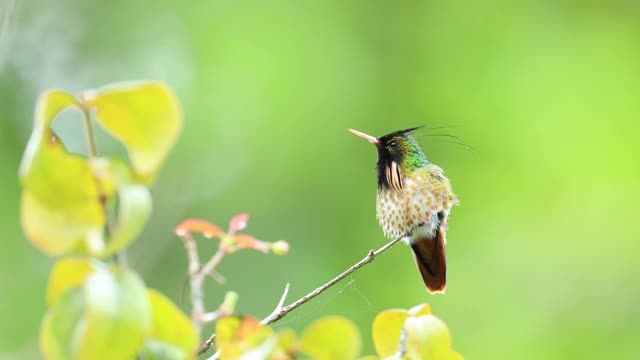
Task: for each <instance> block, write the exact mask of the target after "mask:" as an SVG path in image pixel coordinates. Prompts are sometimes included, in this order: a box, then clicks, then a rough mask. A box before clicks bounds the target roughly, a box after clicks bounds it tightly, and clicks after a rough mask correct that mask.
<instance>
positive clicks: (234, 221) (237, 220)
mask: <svg viewBox="0 0 640 360" xmlns="http://www.w3.org/2000/svg"><path fill="white" fill-rule="evenodd" d="M248 221H249V214H247V213H240V214H237V215H235V216H234V217H233V218H231V221H229V231H230V232H231V233H233V232H235V231H240V230H243V229H244V228H246V227H247V222H248Z"/></svg>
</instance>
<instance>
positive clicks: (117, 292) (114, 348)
mask: <svg viewBox="0 0 640 360" xmlns="http://www.w3.org/2000/svg"><path fill="white" fill-rule="evenodd" d="M83 295H84V298H85V311H84V317H83V320H82V322H81V323H79V324H78V329H77V330H76V333H75V336H74V344H73V345H74V347H75V349H74V350H75V351H74V355H75V356H76V358H77V359H95V360H99V359H131V358H133V357H134V355H135V354H136V353H137V352H138V350H139V349H140V348H141V347H142V344H143V341H144V338H145V336H146V335H148V333H149V329H150V325H151V316H150V311H149V302H148V298H147V294H146V290H145V287H144V284H143V283H142V280H140V278H139V277H138V275H136V274H135V273H133V272H130V271H126V270H120V269H115V270H113V271H108V270H107V269H97V270H96V271H94V272H93V273H91V274H90V275H89V276H88V277H87V279H86V281H85V286H84V292H83Z"/></svg>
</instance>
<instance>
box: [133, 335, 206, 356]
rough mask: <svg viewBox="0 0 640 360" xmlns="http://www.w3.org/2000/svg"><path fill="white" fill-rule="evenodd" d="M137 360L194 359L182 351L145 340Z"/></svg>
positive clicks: (151, 340)
mask: <svg viewBox="0 0 640 360" xmlns="http://www.w3.org/2000/svg"><path fill="white" fill-rule="evenodd" d="M140 355H141V356H140V357H138V358H139V359H140V358H141V359H145V360H188V359H194V358H195V355H194V353H193V352H192V353H186V352H185V351H184V349H181V348H179V347H177V346H174V345H172V344H170V343H167V342H164V341H159V340H156V339H147V340H146V341H145V343H144V348H143V349H142V351H141V352H140Z"/></svg>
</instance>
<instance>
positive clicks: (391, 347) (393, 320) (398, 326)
mask: <svg viewBox="0 0 640 360" xmlns="http://www.w3.org/2000/svg"><path fill="white" fill-rule="evenodd" d="M408 317H409V313H408V312H407V311H406V310H400V309H390V310H385V311H383V312H381V313H379V314H378V316H376V318H375V319H374V320H373V326H372V332H373V345H374V346H375V348H376V352H377V353H378V355H380V356H381V357H387V356H392V355H395V354H396V353H397V352H398V348H399V344H400V343H399V341H400V333H401V332H402V327H403V326H404V322H405V320H406V319H407V318H408Z"/></svg>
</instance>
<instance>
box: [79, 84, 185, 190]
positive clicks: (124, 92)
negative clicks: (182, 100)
mask: <svg viewBox="0 0 640 360" xmlns="http://www.w3.org/2000/svg"><path fill="white" fill-rule="evenodd" d="M83 98H84V101H85V103H86V104H87V105H89V106H92V107H95V108H96V115H97V120H98V123H100V124H101V125H102V126H103V127H104V128H105V129H106V130H107V131H108V132H109V133H110V134H111V135H113V136H114V137H115V138H117V139H118V140H120V141H121V142H122V143H123V144H124V145H125V146H126V148H127V150H128V152H129V158H130V160H131V163H132V164H133V168H134V172H135V173H136V175H137V176H138V178H139V179H140V180H141V181H144V182H145V183H150V182H152V179H153V177H154V175H155V173H156V171H157V170H158V168H159V167H160V165H161V164H162V162H163V161H164V159H165V158H166V156H167V154H168V153H169V150H171V147H172V146H173V144H174V143H175V141H176V139H177V137H178V135H179V133H180V130H181V127H182V114H181V111H180V108H179V106H178V102H177V100H176V98H175V96H174V95H173V93H172V92H171V91H170V90H169V89H168V88H167V87H166V86H164V85H162V84H160V83H156V82H137V83H122V84H114V85H110V86H107V87H104V88H101V89H98V90H94V91H87V92H85V93H84V96H83Z"/></svg>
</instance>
